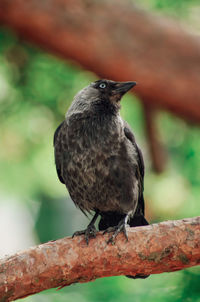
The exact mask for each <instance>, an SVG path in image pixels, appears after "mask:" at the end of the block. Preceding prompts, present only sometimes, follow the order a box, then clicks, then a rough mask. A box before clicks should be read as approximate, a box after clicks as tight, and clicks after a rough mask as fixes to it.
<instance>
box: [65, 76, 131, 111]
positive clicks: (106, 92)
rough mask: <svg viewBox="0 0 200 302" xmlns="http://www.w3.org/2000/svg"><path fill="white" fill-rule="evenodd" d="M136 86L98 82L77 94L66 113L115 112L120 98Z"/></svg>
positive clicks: (109, 81)
mask: <svg viewBox="0 0 200 302" xmlns="http://www.w3.org/2000/svg"><path fill="white" fill-rule="evenodd" d="M135 85H136V82H114V81H111V80H98V81H95V82H92V83H91V84H90V85H88V86H87V87H85V88H83V89H82V90H81V91H79V92H78V93H77V95H76V96H75V98H74V101H73V103H72V105H71V107H70V109H69V111H68V114H70V113H76V112H77V113H80V112H86V111H87V112H94V111H100V112H106V111H108V112H117V111H119V109H120V100H121V98H122V96H123V95H124V94H125V93H126V92H128V91H129V90H130V89H131V88H133V87H134V86H135Z"/></svg>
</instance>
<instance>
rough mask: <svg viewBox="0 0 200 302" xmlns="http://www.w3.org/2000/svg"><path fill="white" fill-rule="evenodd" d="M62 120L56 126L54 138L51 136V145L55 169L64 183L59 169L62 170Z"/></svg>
mask: <svg viewBox="0 0 200 302" xmlns="http://www.w3.org/2000/svg"><path fill="white" fill-rule="evenodd" d="M63 124H64V122H62V123H61V124H60V125H59V126H58V128H57V129H56V131H55V133H54V138H53V145H54V154H55V164H56V170H57V174H58V178H59V180H60V181H61V182H62V183H63V184H65V181H64V179H63V177H62V174H61V171H62V166H61V154H60V152H61V150H60V145H61V131H62V126H63Z"/></svg>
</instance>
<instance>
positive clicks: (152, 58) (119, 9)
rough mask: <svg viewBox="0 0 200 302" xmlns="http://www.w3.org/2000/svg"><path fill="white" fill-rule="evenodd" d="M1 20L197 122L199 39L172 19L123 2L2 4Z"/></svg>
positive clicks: (199, 116)
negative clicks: (133, 82) (132, 83)
mask: <svg viewBox="0 0 200 302" xmlns="http://www.w3.org/2000/svg"><path fill="white" fill-rule="evenodd" d="M111 11H112V14H110V12H111ZM0 22H1V23H3V24H5V25H7V26H10V27H11V28H13V29H14V30H15V31H16V32H17V33H18V34H19V35H20V36H21V37H23V38H24V39H26V40H28V41H31V42H34V43H35V44H37V45H38V46H40V47H42V48H44V49H46V50H48V51H49V52H51V53H54V54H56V55H59V56H61V57H63V58H67V59H72V60H74V61H76V62H78V63H79V64H81V65H82V66H83V67H84V68H86V69H89V70H91V71H93V72H95V73H96V74H97V75H99V76H100V77H106V78H111V79H113V80H120V81H123V80H127V79H133V80H137V81H138V83H139V85H138V86H137V87H136V89H135V91H136V93H137V94H138V96H139V97H140V98H141V99H142V100H144V101H145V102H147V103H148V104H153V105H155V106H158V107H161V108H164V109H167V110H169V111H171V112H173V113H175V114H177V115H178V116H181V117H184V118H185V119H187V120H190V121H192V122H198V123H199V122H200V111H199V110H196V108H197V107H199V106H200V91H199V88H198V87H199V82H200V65H199V61H200V39H199V37H198V38H197V37H196V36H194V35H192V34H189V33H188V32H187V31H186V30H184V29H183V28H182V27H181V26H180V24H178V23H176V22H175V21H172V20H168V19H167V18H160V17H158V16H156V15H154V14H152V13H149V12H146V11H145V10H142V9H140V8H138V7H137V6H136V5H134V4H133V3H131V2H130V1H129V2H128V1H122V0H121V1H101V2H99V1H92V0H89V1H85V0H76V1H62V0H53V1H50V0H49V1H45V2H43V1H35V0H30V1H25V0H23V1H22V0H16V1H14V2H13V1H12V0H3V1H1V2H0ZM188 78H190V82H189V81H188Z"/></svg>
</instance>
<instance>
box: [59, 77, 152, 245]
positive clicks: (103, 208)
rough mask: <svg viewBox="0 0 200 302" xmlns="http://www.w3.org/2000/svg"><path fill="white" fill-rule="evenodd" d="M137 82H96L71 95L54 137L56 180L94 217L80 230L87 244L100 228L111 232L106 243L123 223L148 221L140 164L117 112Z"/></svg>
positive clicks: (125, 125)
mask: <svg viewBox="0 0 200 302" xmlns="http://www.w3.org/2000/svg"><path fill="white" fill-rule="evenodd" d="M135 85H136V83H135V82H114V81H110V80H99V81H96V82H94V83H91V84H90V85H89V86H87V87H86V88H84V89H82V90H81V91H80V92H79V93H78V94H77V95H76V96H75V98H74V100H73V102H72V104H71V106H70V108H69V110H68V112H67V114H66V118H65V120H64V122H63V123H62V124H61V125H60V126H59V127H58V128H57V130H56V132H55V135H54V147H55V163H56V169H57V173H58V177H59V179H60V181H61V182H62V183H63V184H65V185H66V187H67V189H68V191H69V194H70V196H71V198H72V200H73V201H74V203H75V205H76V206H77V207H79V208H80V209H81V210H82V211H83V212H84V213H87V212H90V211H94V212H95V216H94V217H93V219H92V221H91V223H90V224H89V225H88V227H87V229H86V230H84V231H80V232H76V233H75V234H74V235H79V234H84V235H85V238H86V241H87V242H88V241H89V239H90V237H94V236H95V235H96V229H95V226H94V223H95V221H96V219H97V217H98V215H100V216H101V219H100V222H99V230H106V231H108V232H110V231H113V234H112V236H111V237H110V239H109V242H111V241H114V239H115V237H116V236H117V234H118V233H119V232H120V231H123V232H124V234H125V236H126V237H127V235H126V224H127V223H128V224H129V225H130V226H139V225H146V224H148V223H147V221H146V220H145V218H144V199H143V179H144V162H143V157H142V153H141V151H140V149H139V147H138V146H137V144H136V142H135V138H134V135H133V133H132V131H131V129H130V127H129V125H128V124H127V123H126V122H125V121H123V120H122V118H121V117H120V114H119V109H120V100H121V97H122V96H123V95H124V94H125V93H126V92H127V91H128V90H130V89H131V88H132V87H133V86H135Z"/></svg>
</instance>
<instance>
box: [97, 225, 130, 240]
mask: <svg viewBox="0 0 200 302" xmlns="http://www.w3.org/2000/svg"><path fill="white" fill-rule="evenodd" d="M111 232H114V233H113V235H112V236H111V237H110V238H109V239H108V240H107V244H109V243H111V244H113V245H114V244H115V238H116V237H117V235H118V234H119V233H120V232H123V234H124V236H125V238H126V241H128V235H127V231H126V223H125V222H124V221H122V222H121V221H120V223H119V224H118V225H117V226H114V227H109V228H107V229H106V230H105V231H104V232H103V234H105V233H111Z"/></svg>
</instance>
